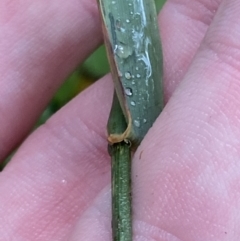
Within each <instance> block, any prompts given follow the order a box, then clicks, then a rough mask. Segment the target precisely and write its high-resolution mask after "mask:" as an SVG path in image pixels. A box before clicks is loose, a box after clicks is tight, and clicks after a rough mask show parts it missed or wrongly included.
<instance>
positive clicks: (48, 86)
mask: <svg viewBox="0 0 240 241" xmlns="http://www.w3.org/2000/svg"><path fill="white" fill-rule="evenodd" d="M0 12H1V13H0V28H1V32H0V41H1V42H0V76H1V81H0V96H1V99H0V110H1V117H0V126H1V130H0V142H1V148H0V160H1V159H3V158H4V156H6V154H7V153H8V152H9V150H10V149H11V148H13V147H14V146H15V145H16V144H17V143H18V142H19V141H20V140H21V139H22V138H23V137H24V135H26V133H27V132H28V131H29V130H30V129H31V127H32V125H33V124H34V123H35V121H36V119H37V118H38V117H39V115H40V113H41V112H42V111H43V109H44V108H45V106H46V104H47V103H48V101H49V100H50V99H51V98H52V95H53V93H54V92H55V91H56V90H57V88H58V87H59V86H60V84H61V83H62V82H63V80H64V79H65V78H66V77H67V76H68V75H69V73H70V72H71V71H72V70H73V69H74V68H75V67H76V66H77V65H78V64H79V63H80V62H82V61H83V60H84V59H85V58H86V56H87V55H88V54H89V53H90V52H91V51H93V49H94V48H96V47H97V45H98V44H99V43H100V41H101V26H100V24H99V19H98V18H99V16H98V9H97V4H96V3H95V1H93V0H91V1H89V0H73V1H50V2H46V1H42V0H36V1H30V0H26V1H16V0H15V1H10V2H9V1H7V0H3V1H1V3H0Z"/></svg>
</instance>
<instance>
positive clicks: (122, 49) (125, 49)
mask: <svg viewBox="0 0 240 241" xmlns="http://www.w3.org/2000/svg"><path fill="white" fill-rule="evenodd" d="M114 53H115V54H116V55H117V56H118V57H119V58H123V59H126V58H128V57H129V56H130V55H132V53H133V49H132V48H131V47H129V46H127V45H124V44H119V45H116V46H115V49H114Z"/></svg>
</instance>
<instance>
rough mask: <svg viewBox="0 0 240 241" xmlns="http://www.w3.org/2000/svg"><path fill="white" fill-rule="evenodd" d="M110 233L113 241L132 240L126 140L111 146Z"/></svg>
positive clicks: (129, 156)
mask: <svg viewBox="0 0 240 241" xmlns="http://www.w3.org/2000/svg"><path fill="white" fill-rule="evenodd" d="M111 155H112V231H113V233H112V235H113V240H114V241H131V240H132V220H131V219H132V217H131V213H132V212H131V149H130V145H129V144H128V143H126V142H121V143H117V144H114V145H113V146H111Z"/></svg>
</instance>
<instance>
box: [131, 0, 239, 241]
mask: <svg viewBox="0 0 240 241" xmlns="http://www.w3.org/2000/svg"><path fill="white" fill-rule="evenodd" d="M239 14H240V4H239V1H237V0H231V1H228V0H226V1H223V3H222V5H221V6H220V8H219V10H218V12H217V14H216V16H215V18H214V20H213V23H212V24H211V26H210V28H209V30H208V32H207V35H206V37H205V38H204V41H203V43H202V46H201V48H200V50H199V52H198V53H197V55H196V57H195V58H194V61H193V63H192V65H191V67H190V68H189V71H188V72H187V74H186V75H185V77H184V80H183V81H182V82H181V84H180V86H179V88H178V89H177V90H176V91H175V92H174V95H173V96H172V98H171V100H170V101H169V103H168V104H167V106H166V108H165V110H164V111H163V113H162V115H161V116H160V118H159V119H158V121H157V122H156V124H155V125H154V127H153V128H152V129H151V130H150V132H149V133H148V135H147V136H146V139H144V141H143V143H142V146H141V147H140V148H139V149H138V152H137V153H136V156H135V161H134V168H133V170H134V177H135V179H134V190H135V196H134V200H135V205H136V206H135V209H134V213H135V217H136V219H137V220H141V221H142V225H143V228H142V229H143V230H144V227H145V230H146V227H148V226H149V225H150V226H151V227H152V226H154V227H157V229H158V232H159V235H160V234H161V235H165V234H166V233H167V235H168V236H170V237H171V238H172V239H174V238H175V239H176V240H186V241H188V240H189V241H190V240H209V241H213V240H233V241H235V240H238V239H239V235H240V233H239V226H240V220H239V215H238V214H237V210H239V208H240V204H239V201H238V200H239V199H240V192H239V184H240V171H239V170H240V164H239V154H240V153H239V140H240V131H239V130H240V122H239V120H240V112H239V104H240V95H239V93H240V91H239V89H240V84H239V76H240V64H239V63H240V44H239V37H240V36H239V35H240V34H239V33H240V27H239V26H240V25H239ZM156 214H157V215H156ZM145 235H151V234H150V233H149V234H148V233H147V232H145ZM169 239H170V238H169ZM170 240H171V239H170Z"/></svg>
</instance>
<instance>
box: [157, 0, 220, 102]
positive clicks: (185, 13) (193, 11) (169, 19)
mask: <svg viewBox="0 0 240 241" xmlns="http://www.w3.org/2000/svg"><path fill="white" fill-rule="evenodd" d="M221 2H222V0H216V1H208V0H197V1H188V0H168V1H167V3H166V4H165V5H164V7H163V10H162V11H161V14H160V18H159V20H160V30H161V37H162V45H163V53H164V83H165V89H164V92H165V99H166V101H167V100H168V99H169V98H170V96H171V95H172V93H173V91H174V90H175V88H176V87H177V85H178V84H179V82H180V81H181V80H182V78H183V77H184V75H185V73H186V72H187V70H188V68H189V65H190V63H191V62H192V59H193V57H194V55H195V54H196V51H197V50H198V48H199V46H200V43H201V41H202V39H203V37H204V35H205V33H206V31H207V29H208V27H209V25H210V23H211V22H212V19H213V17H214V15H215V12H216V10H217V9H218V7H219V4H220V3H221Z"/></svg>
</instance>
